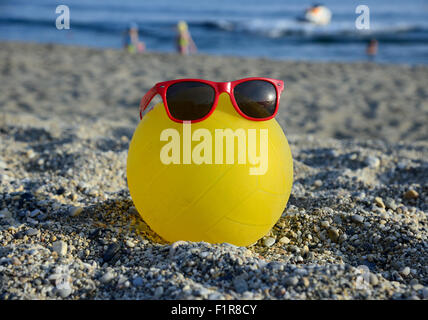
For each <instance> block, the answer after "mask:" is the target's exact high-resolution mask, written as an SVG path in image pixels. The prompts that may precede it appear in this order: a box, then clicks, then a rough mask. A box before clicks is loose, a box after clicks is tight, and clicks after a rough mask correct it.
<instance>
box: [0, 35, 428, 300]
mask: <svg viewBox="0 0 428 320" xmlns="http://www.w3.org/2000/svg"><path fill="white" fill-rule="evenodd" d="M250 76H265V77H270V78H276V79H282V80H284V81H285V87H286V89H285V91H284V93H283V95H282V97H281V105H280V111H279V114H278V116H277V121H278V122H279V123H280V125H281V127H282V128H283V130H284V132H285V133H286V136H287V138H288V140H289V144H290V147H291V150H292V154H293V157H294V185H293V189H292V193H291V197H290V200H289V202H288V205H287V208H286V210H285V211H284V213H283V215H282V217H281V218H280V220H279V221H278V223H277V224H276V225H275V226H274V228H273V229H272V230H271V231H270V232H269V233H268V234H267V235H266V236H265V237H264V238H262V239H260V240H259V241H258V242H257V243H256V244H255V245H252V246H249V247H235V246H233V245H230V244H216V245H212V244H208V243H203V242H202V243H191V242H178V243H174V244H170V243H166V242H165V241H164V240H162V239H161V238H160V237H159V236H157V235H156V234H155V233H153V231H151V230H150V228H149V227H148V226H147V225H146V224H145V222H144V221H142V220H141V218H140V217H139V215H138V213H137V212H136V210H135V208H134V207H133V204H132V200H131V198H130V196H129V191H128V188H127V184H126V159H127V151H128V146H129V142H130V139H131V137H132V134H133V132H134V130H135V128H136V126H137V124H138V122H139V116H138V105H139V102H140V99H141V97H142V96H143V95H144V94H145V93H146V92H147V90H148V89H150V88H151V87H152V86H153V84H155V83H156V82H159V81H165V80H171V79H176V78H193V77H194V78H203V79H208V80H212V81H231V80H236V79H241V78H245V77H250ZM157 101H160V99H159V98H158V100H157ZM427 119H428V67H427V66H418V65H415V66H410V65H386V64H385V65H383V64H375V63H320V62H319V63H314V62H292V61H272V60H267V59H244V58H236V57H221V56H204V55H196V56H189V57H181V56H178V55H175V54H167V53H147V54H141V55H131V54H128V53H126V52H122V51H118V50H113V49H106V50H101V49H89V48H83V47H71V46H61V45H51V44H23V43H13V42H2V43H1V44H0V299H113V298H114V299H226V300H229V299H428V230H427V223H428V222H427V213H428V205H427V201H426V199H427V191H428V162H427V160H426V159H427V158H428V123H427Z"/></svg>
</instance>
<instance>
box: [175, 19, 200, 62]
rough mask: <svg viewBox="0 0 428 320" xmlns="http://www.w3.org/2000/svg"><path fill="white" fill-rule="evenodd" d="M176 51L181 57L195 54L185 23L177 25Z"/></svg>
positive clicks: (194, 46) (181, 22)
mask: <svg viewBox="0 0 428 320" xmlns="http://www.w3.org/2000/svg"><path fill="white" fill-rule="evenodd" d="M177 51H178V52H179V53H180V54H182V55H188V54H190V53H196V51H197V48H196V45H195V42H194V41H193V39H192V36H191V35H190V32H189V27H188V26H187V23H186V22H185V21H180V22H179V23H178V24H177Z"/></svg>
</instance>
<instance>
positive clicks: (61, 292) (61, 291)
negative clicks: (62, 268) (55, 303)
mask: <svg viewBox="0 0 428 320" xmlns="http://www.w3.org/2000/svg"><path fill="white" fill-rule="evenodd" d="M56 290H57V292H58V294H59V295H60V296H61V298H67V297H68V296H69V295H70V294H71V293H72V292H73V289H72V288H71V287H70V286H65V287H64V288H57V289H56Z"/></svg>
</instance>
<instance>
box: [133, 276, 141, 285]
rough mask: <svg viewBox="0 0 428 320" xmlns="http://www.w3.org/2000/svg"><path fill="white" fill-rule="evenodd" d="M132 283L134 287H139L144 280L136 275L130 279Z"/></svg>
mask: <svg viewBox="0 0 428 320" xmlns="http://www.w3.org/2000/svg"><path fill="white" fill-rule="evenodd" d="M132 284H133V285H134V286H135V287H141V286H143V284H144V280H143V278H141V277H136V278H134V279H133V280H132Z"/></svg>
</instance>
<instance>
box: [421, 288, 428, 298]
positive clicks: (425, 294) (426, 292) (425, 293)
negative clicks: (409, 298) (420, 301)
mask: <svg viewBox="0 0 428 320" xmlns="http://www.w3.org/2000/svg"><path fill="white" fill-rule="evenodd" d="M422 295H423V297H424V299H428V287H424V288H423V290H422Z"/></svg>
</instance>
